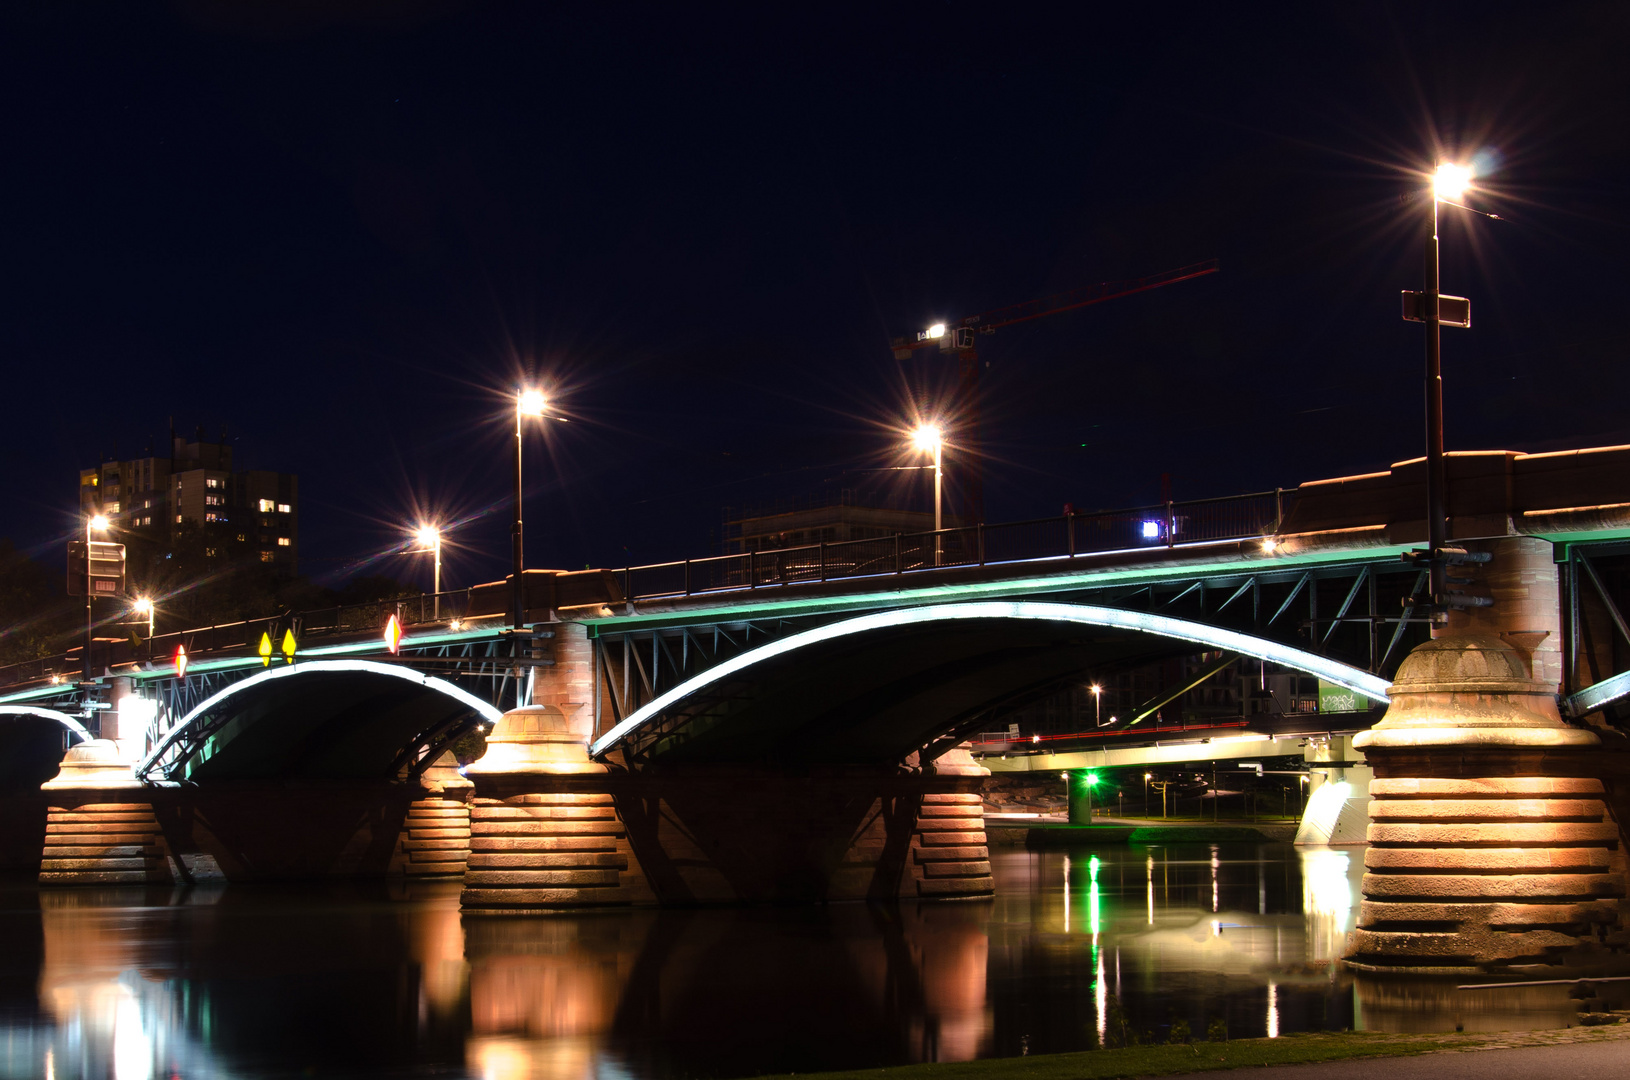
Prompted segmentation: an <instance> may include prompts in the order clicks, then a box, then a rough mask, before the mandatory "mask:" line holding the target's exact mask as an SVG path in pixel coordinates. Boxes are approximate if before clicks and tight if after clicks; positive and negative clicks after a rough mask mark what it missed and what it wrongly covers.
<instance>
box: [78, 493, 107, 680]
mask: <svg viewBox="0 0 1630 1080" xmlns="http://www.w3.org/2000/svg"><path fill="white" fill-rule="evenodd" d="M107 528H108V519H107V518H106V517H104V516H103V515H101V514H95V515H93V516H91V517H89V518H87V519H86V520H85V658H84V659H85V662H84V664H83V665H82V670H81V676H82V681H84V682H87V683H88V682H90V681H91V635H92V632H93V629H94V623H93V620H92V617H91V600H92V594H93V590H94V585H95V582H94V580H93V579H92V577H91V533H92V532H106V531H107Z"/></svg>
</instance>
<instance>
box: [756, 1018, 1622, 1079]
mask: <svg viewBox="0 0 1630 1080" xmlns="http://www.w3.org/2000/svg"><path fill="white" fill-rule="evenodd" d="M1621 1030H1622V1029H1621ZM1613 1032H1614V1029H1613V1028H1577V1029H1573V1030H1572V1031H1570V1032H1569V1033H1568V1035H1569V1036H1570V1038H1568V1039H1566V1040H1563V1039H1558V1038H1554V1037H1551V1038H1547V1037H1546V1036H1561V1035H1562V1033H1561V1032H1556V1033H1550V1032H1546V1033H1539V1032H1535V1033H1532V1036H1528V1037H1525V1035H1514V1034H1512V1033H1509V1032H1502V1033H1498V1034H1487V1035H1459V1034H1445V1035H1393V1034H1387V1033H1383V1032H1371V1031H1352V1032H1343V1033H1340V1034H1335V1033H1319V1034H1305V1035H1286V1036H1282V1037H1281V1038H1277V1039H1234V1040H1231V1041H1229V1042H1194V1043H1189V1044H1187V1045H1176V1046H1173V1045H1160V1046H1129V1047H1124V1048H1120V1049H1114V1050H1087V1051H1083V1052H1080V1053H1075V1054H1039V1055H1036V1056H1033V1057H1017V1058H989V1059H986V1060H983V1061H958V1062H950V1063H938V1064H925V1065H901V1066H897V1067H895V1068H888V1069H855V1070H853V1071H849V1072H829V1073H807V1074H803V1075H804V1077H805V1080H1113V1078H1117V1077H1141V1076H1172V1075H1176V1074H1180V1073H1189V1072H1201V1071H1205V1070H1209V1069H1238V1068H1245V1067H1249V1066H1255V1065H1298V1064H1306V1063H1311V1062H1320V1061H1343V1060H1349V1059H1353V1058H1379V1057H1400V1056H1404V1055H1410V1054H1429V1053H1433V1052H1435V1051H1439V1050H1474V1049H1495V1048H1499V1047H1506V1046H1513V1045H1530V1044H1533V1045H1545V1044H1548V1043H1552V1042H1556V1041H1576V1040H1578V1039H1590V1040H1592V1041H1594V1039H1596V1038H1609V1037H1613V1036H1612V1033H1613ZM1533 1036H1538V1038H1535V1037H1533ZM760 1080H769V1078H760Z"/></svg>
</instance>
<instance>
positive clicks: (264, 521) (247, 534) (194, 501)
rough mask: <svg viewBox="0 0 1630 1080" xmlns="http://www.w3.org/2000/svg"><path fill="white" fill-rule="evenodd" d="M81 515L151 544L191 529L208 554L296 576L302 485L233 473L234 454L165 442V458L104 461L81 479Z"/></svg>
mask: <svg viewBox="0 0 1630 1080" xmlns="http://www.w3.org/2000/svg"><path fill="white" fill-rule="evenodd" d="M79 508H80V512H81V513H83V514H84V515H85V516H87V517H89V516H91V515H94V514H105V515H106V516H107V518H108V521H109V523H110V524H111V525H112V526H113V528H114V530H115V531H116V532H119V533H124V534H126V535H128V536H130V537H132V538H138V539H145V540H148V541H151V542H154V543H159V544H168V543H174V541H175V540H176V539H177V537H178V536H179V535H180V534H182V533H183V532H184V531H185V530H187V529H189V528H199V527H202V529H203V534H204V535H205V536H206V537H209V538H212V541H213V546H211V547H208V548H207V549H206V552H207V553H208V554H210V555H216V554H219V555H221V556H223V557H226V556H229V555H230V556H231V557H236V558H245V559H251V560H258V561H259V562H263V563H271V564H273V565H274V566H276V567H277V568H278V569H279V570H281V571H284V572H286V573H289V574H295V573H298V572H299V561H300V481H299V477H298V476H296V475H295V474H293V473H279V472H269V471H265V470H249V471H245V472H234V471H233V469H232V447H231V445H230V444H228V443H227V442H226V441H225V439H224V438H223V439H222V441H221V442H218V443H212V442H207V441H205V439H204V438H203V435H202V433H200V434H199V435H198V437H197V438H196V439H194V440H193V441H190V442H189V441H187V440H186V439H184V438H181V437H179V436H173V437H172V438H171V440H170V454H169V455H168V456H167V457H159V456H157V455H151V454H150V455H148V456H146V457H140V458H133V459H131V460H128V461H104V462H102V463H101V464H100V465H97V466H96V467H95V468H92V469H81V470H80V472H79Z"/></svg>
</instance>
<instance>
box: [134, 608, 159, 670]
mask: <svg viewBox="0 0 1630 1080" xmlns="http://www.w3.org/2000/svg"><path fill="white" fill-rule="evenodd" d="M130 609H131V610H132V611H134V612H135V613H136V614H137V615H146V616H147V658H148V659H149V660H151V659H152V658H153V616H154V615H155V614H156V611H155V610H154V608H153V601H152V599H151V598H149V597H146V596H138V597H136V602H135V603H134V604H132V605H130Z"/></svg>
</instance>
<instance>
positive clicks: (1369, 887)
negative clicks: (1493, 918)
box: [1364, 874, 1624, 899]
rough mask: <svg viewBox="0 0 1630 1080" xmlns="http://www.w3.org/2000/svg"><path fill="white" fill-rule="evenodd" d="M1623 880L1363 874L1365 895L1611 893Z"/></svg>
mask: <svg viewBox="0 0 1630 1080" xmlns="http://www.w3.org/2000/svg"><path fill="white" fill-rule="evenodd" d="M1623 894H1624V883H1623V881H1621V880H1620V879H1619V878H1618V877H1617V876H1615V875H1613V874H1470V875H1466V876H1458V875H1455V876H1451V875H1439V874H1404V875H1399V874H1365V875H1364V895H1365V896H1366V897H1395V896H1396V897H1422V898H1434V897H1451V896H1452V897H1467V898H1476V897H1489V898H1491V899H1494V898H1500V899H1504V898H1507V897H1519V896H1532V897H1543V896H1558V897H1573V896H1613V895H1620V896H1622V895H1623Z"/></svg>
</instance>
